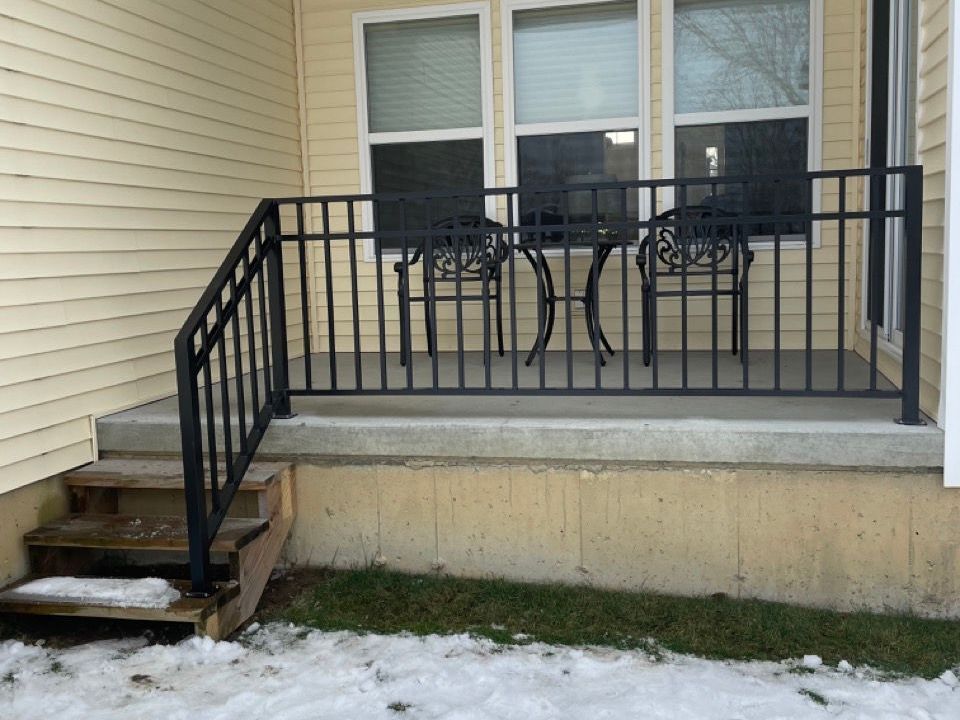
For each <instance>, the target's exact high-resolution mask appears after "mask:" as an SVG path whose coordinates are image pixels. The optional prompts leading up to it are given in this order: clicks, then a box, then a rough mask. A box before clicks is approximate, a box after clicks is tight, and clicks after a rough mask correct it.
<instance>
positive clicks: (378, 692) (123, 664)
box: [0, 625, 960, 720]
mask: <svg viewBox="0 0 960 720" xmlns="http://www.w3.org/2000/svg"><path fill="white" fill-rule="evenodd" d="M824 702H826V703H827V704H826V705H823V704H822V703H824ZM827 717H838V718H864V719H866V718H869V719H870V720H885V719H888V718H908V719H909V720H934V719H937V720H939V719H943V720H946V719H948V718H949V719H951V720H956V719H957V718H960V682H958V680H957V677H956V676H955V675H954V674H953V673H950V672H947V673H944V675H943V676H942V677H941V678H939V679H936V680H930V681H926V680H920V679H902V680H896V681H889V680H886V681H885V680H881V679H880V678H879V676H878V675H876V674H875V673H873V672H871V671H869V670H867V669H862V668H860V669H854V668H851V667H849V665H848V664H846V665H844V667H843V668H841V669H838V668H829V667H826V666H825V665H823V664H822V663H820V662H819V658H817V657H816V656H814V655H810V656H807V657H805V658H798V659H796V660H794V661H788V662H784V663H779V664H778V663H732V662H729V663H727V662H714V661H707V660H700V659H696V658H690V657H685V656H676V655H669V654H667V655H664V656H662V657H660V658H657V657H655V656H652V655H648V654H645V653H642V652H621V651H615V650H605V649H577V648H568V647H552V646H548V645H543V644H538V643H533V644H529V645H522V646H510V647H503V646H498V645H495V644H493V643H491V642H489V641H486V640H477V639H473V638H471V637H468V636H465V635H455V636H447V637H436V636H432V637H427V638H416V637H411V636H381V635H355V634H352V633H346V632H340V633H321V632H309V631H306V630H303V629H300V628H295V627H293V626H283V625H270V626H267V627H265V628H258V629H256V630H255V631H253V632H248V633H247V634H246V635H244V636H243V637H242V638H241V639H240V640H239V641H237V642H221V643H215V642H213V641H211V640H209V639H200V638H190V639H188V640H185V641H184V642H182V643H180V644H179V645H174V646H165V645H148V644H147V642H146V640H144V639H142V638H141V639H134V640H123V641H105V642H96V643H90V644H87V645H80V646H77V647H73V648H69V649H66V650H48V649H45V648H43V647H42V646H37V645H24V644H22V643H19V642H15V641H7V642H4V643H0V718H2V719H3V720H32V719H34V718H36V719H38V720H40V719H42V720H47V719H48V718H57V720H74V719H75V718H84V719H88V718H96V719H97V720H113V719H114V718H118V719H119V718H123V719H124V720H129V718H137V720H150V719H152V718H158V719H159V718H162V719H163V720H181V719H183V720H186V719H187V718H190V720H216V719H219V718H229V720H238V719H243V720H247V719H255V718H267V719H268V720H300V719H304V720H306V719H309V720H321V719H323V718H336V719H337V720H350V719H353V718H356V719H358V720H360V719H363V720H368V719H371V718H372V719H376V718H393V719H394V720H396V719H397V718H444V719H446V720H494V719H496V720H512V719H514V718H516V719H519V720H542V719H546V718H583V719H584V720H602V719H604V718H618V719H619V718H630V719H633V718H650V719H659V718H669V719H670V720H684V719H686V718H696V719H697V720H708V719H710V718H717V719H720V718H722V719H724V720H731V719H734V718H736V719H739V720H752V719H754V718H757V719H759V718H762V719H763V720H773V719H774V718H827Z"/></svg>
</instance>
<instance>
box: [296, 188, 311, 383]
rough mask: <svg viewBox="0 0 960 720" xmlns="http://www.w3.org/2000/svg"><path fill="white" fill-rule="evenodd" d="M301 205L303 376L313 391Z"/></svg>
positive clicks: (299, 210)
mask: <svg viewBox="0 0 960 720" xmlns="http://www.w3.org/2000/svg"><path fill="white" fill-rule="evenodd" d="M303 227H304V222H303V203H297V257H298V259H299V262H300V319H301V322H302V323H303V374H304V378H305V380H306V383H307V390H311V389H313V367H312V365H313V363H312V361H311V359H310V297H309V290H308V287H307V244H306V241H305V240H304V239H303V232H304V231H303Z"/></svg>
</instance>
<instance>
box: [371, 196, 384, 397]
mask: <svg viewBox="0 0 960 720" xmlns="http://www.w3.org/2000/svg"><path fill="white" fill-rule="evenodd" d="M372 203H373V222H374V227H375V230H374V237H373V254H374V258H375V260H376V264H377V268H376V273H377V333H378V334H379V340H380V358H379V359H380V389H381V390H386V389H387V320H386V316H385V311H384V307H383V241H382V239H381V237H380V235H379V232H378V231H379V218H380V215H379V212H380V203H379V201H377V200H373V201H372Z"/></svg>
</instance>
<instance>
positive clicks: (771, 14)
mask: <svg viewBox="0 0 960 720" xmlns="http://www.w3.org/2000/svg"><path fill="white" fill-rule="evenodd" d="M809 23H810V6H809V3H808V2H807V0H730V1H727V2H716V1H713V2H703V1H702V0H698V1H695V2H694V1H691V0H678V2H677V6H676V16H675V27H676V56H677V63H676V66H677V105H678V107H677V110H678V112H700V111H716V110H733V109H742V108H758V107H784V106H791V105H806V104H807V102H808V101H809V83H808V73H809V64H808V63H809V45H810V35H809V32H810V30H809V28H810V24H809Z"/></svg>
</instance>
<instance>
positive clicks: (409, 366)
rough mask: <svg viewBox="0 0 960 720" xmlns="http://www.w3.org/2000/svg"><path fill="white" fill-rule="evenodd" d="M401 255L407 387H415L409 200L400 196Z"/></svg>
mask: <svg viewBox="0 0 960 720" xmlns="http://www.w3.org/2000/svg"><path fill="white" fill-rule="evenodd" d="M400 256H401V261H402V262H403V267H404V272H405V273H406V282H404V283H403V296H402V297H401V298H400V302H401V303H402V304H403V335H404V337H405V338H407V343H406V347H405V348H404V354H405V355H406V357H405V358H404V365H405V367H406V371H407V389H408V390H412V389H413V335H412V333H411V331H410V327H411V323H410V311H411V309H412V308H411V307H410V239H409V237H408V236H407V201H406V199H405V198H400Z"/></svg>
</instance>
